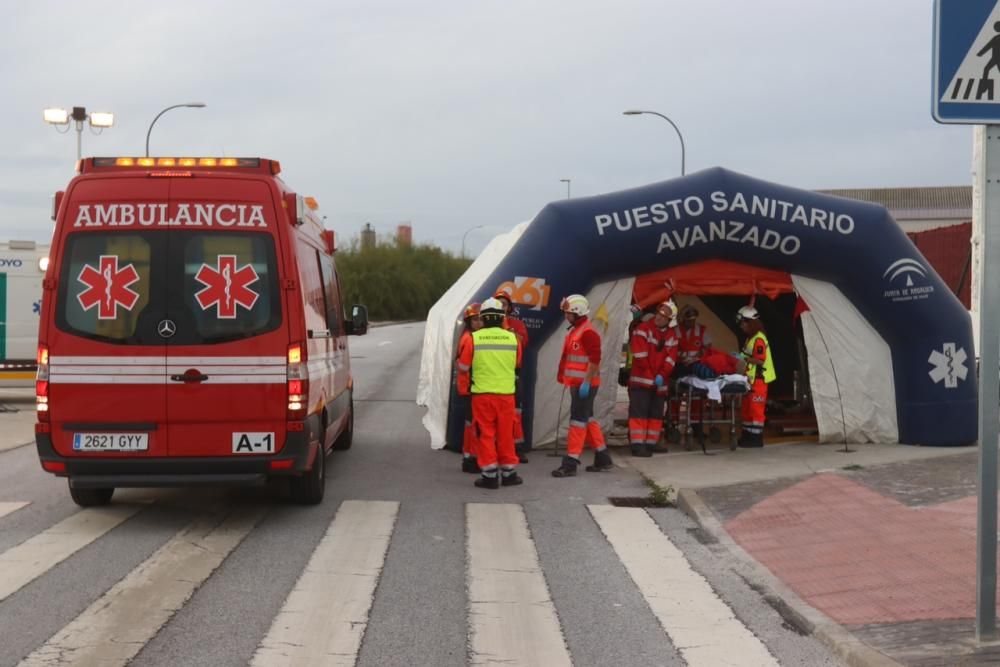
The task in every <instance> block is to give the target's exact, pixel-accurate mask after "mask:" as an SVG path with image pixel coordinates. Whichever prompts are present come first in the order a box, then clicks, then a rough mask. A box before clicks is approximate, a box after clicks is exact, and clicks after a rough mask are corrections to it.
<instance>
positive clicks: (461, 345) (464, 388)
mask: <svg viewBox="0 0 1000 667" xmlns="http://www.w3.org/2000/svg"><path fill="white" fill-rule="evenodd" d="M462 319H463V321H464V322H465V330H464V331H462V337H461V338H459V340H458V355H457V357H456V359H457V361H456V366H457V367H458V370H459V375H458V378H457V380H456V384H457V388H458V395H459V397H460V398H461V406H462V407H461V409H462V410H463V411H464V412H465V431H464V433H463V434H462V472H471V473H474V474H479V472H480V470H479V466H478V465H477V464H476V429H475V428H474V427H473V424H472V399H471V398H470V396H469V393H470V392H469V389H470V387H469V382H470V374H469V372H470V371H471V370H472V368H471V367H470V366H467V365H465V364H463V363H462V361H461V359H462V357H463V356H467V357H468V356H471V354H472V352H471V348H472V334H473V332H476V331H479V330H480V329H482V328H483V320H482V319H481V318H480V317H479V304H478V303H470V304H469V305H468V306H466V307H465V310H464V311H462ZM462 371H465V373H464V374H463V373H462Z"/></svg>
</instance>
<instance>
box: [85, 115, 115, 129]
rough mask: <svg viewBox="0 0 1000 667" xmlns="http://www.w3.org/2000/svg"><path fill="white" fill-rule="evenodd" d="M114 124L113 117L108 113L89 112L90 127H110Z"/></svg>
mask: <svg viewBox="0 0 1000 667" xmlns="http://www.w3.org/2000/svg"><path fill="white" fill-rule="evenodd" d="M114 124H115V115H114V114H113V113H111V112H110V111H91V112H90V126H91V127H112V126H113V125H114Z"/></svg>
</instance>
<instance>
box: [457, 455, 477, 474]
mask: <svg viewBox="0 0 1000 667" xmlns="http://www.w3.org/2000/svg"><path fill="white" fill-rule="evenodd" d="M462 472H471V473H473V474H476V475H478V474H479V473H480V472H482V470H481V469H480V468H479V464H478V463H476V457H475V456H463V457H462Z"/></svg>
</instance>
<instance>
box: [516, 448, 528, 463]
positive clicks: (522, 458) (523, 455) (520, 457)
mask: <svg viewBox="0 0 1000 667" xmlns="http://www.w3.org/2000/svg"><path fill="white" fill-rule="evenodd" d="M517 461H518V463H527V462H528V452H527V450H525V449H518V450H517Z"/></svg>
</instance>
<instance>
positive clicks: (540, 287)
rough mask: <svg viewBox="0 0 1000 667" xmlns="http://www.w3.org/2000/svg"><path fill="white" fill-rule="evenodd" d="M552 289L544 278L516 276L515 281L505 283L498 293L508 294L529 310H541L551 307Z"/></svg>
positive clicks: (512, 299)
mask: <svg viewBox="0 0 1000 667" xmlns="http://www.w3.org/2000/svg"><path fill="white" fill-rule="evenodd" d="M551 289H552V287H551V286H549V285H546V284H545V279H544V278H531V277H528V276H514V280H513V281H508V282H505V283H503V284H502V285H500V287H499V289H498V290H497V291H504V292H507V294H510V300H511V301H513V302H514V303H516V304H518V305H521V306H527V308H528V309H529V310H541V309H542V308H544V307H546V306H547V305H549V292H550V291H551Z"/></svg>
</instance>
